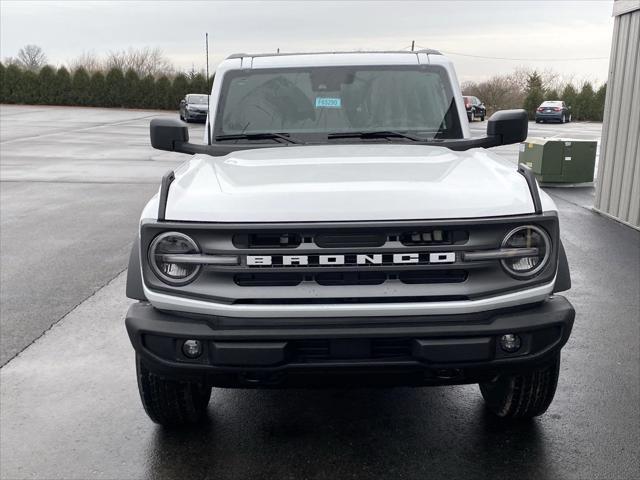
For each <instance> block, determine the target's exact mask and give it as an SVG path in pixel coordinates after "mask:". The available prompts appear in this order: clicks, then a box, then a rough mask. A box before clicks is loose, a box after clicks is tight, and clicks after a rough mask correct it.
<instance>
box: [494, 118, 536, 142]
mask: <svg viewBox="0 0 640 480" xmlns="http://www.w3.org/2000/svg"><path fill="white" fill-rule="evenodd" d="M528 133H529V118H528V116H527V112H526V110H522V109H517V110H500V111H498V112H496V113H494V114H493V115H491V118H489V121H488V122H487V137H489V138H493V139H494V141H496V142H497V143H496V145H510V144H512V143H520V142H523V141H524V140H525V139H526V138H527V134H528Z"/></svg>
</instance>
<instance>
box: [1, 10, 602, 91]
mask: <svg viewBox="0 0 640 480" xmlns="http://www.w3.org/2000/svg"><path fill="white" fill-rule="evenodd" d="M612 7H613V1H611V0H607V1H559V0H552V1H540V0H536V1H491V2H489V1H479V0H474V1H446V2H435V1H433V2H431V1H422V2H392V1H390V0H387V1H370V2H346V1H345V2H329V1H324V2H323V1H315V2H311V1H293V0H291V1H285V2H271V1H262V2H204V1H203V2H186V1H182V2H180V1H168V2H162V1H142V2H138V1H121V2H118V1H103V2H88V1H85V2H83V1H73V2H57V1H52V0H50V1H44V2H28V1H20V2H14V1H8V0H1V2H0V10H1V11H0V57H2V58H3V59H4V58H5V57H9V56H15V55H16V54H17V52H18V50H19V48H20V47H22V46H23V45H25V44H29V43H34V44H37V45H40V46H41V47H42V48H43V49H44V51H45V53H46V54H47V57H48V58H49V62H50V63H53V64H56V65H61V64H66V63H67V62H69V61H70V60H72V59H73V58H74V57H76V56H78V55H80V54H81V53H83V52H94V53H96V54H103V53H106V52H109V51H111V50H121V49H126V48H127V47H130V46H133V47H144V46H151V47H156V46H158V47H160V48H161V49H162V50H163V51H164V53H165V55H166V56H167V57H168V58H169V59H170V60H171V61H172V62H173V63H174V64H175V65H176V66H177V67H178V68H180V69H184V70H188V69H190V68H191V66H192V64H193V65H194V66H195V67H196V69H199V68H201V67H203V66H204V32H207V31H208V32H209V34H210V41H211V53H212V54H211V66H212V67H213V66H214V65H215V64H216V63H217V62H218V61H220V60H221V59H223V58H224V57H226V56H227V55H229V54H231V53H235V52H252V53H255V52H268V51H275V50H276V49H277V48H280V50H281V51H282V52H292V51H321V50H375V49H378V50H401V49H407V48H408V47H409V45H410V44H411V41H412V40H415V42H416V45H418V46H421V47H429V48H435V49H438V50H441V51H442V52H443V53H447V54H450V56H451V58H452V59H453V60H454V62H455V65H456V68H457V71H458V76H459V77H460V80H461V81H464V80H478V79H484V78H488V77H490V76H491V75H494V74H497V73H506V72H509V71H511V70H513V69H514V68H515V67H518V66H527V67H535V68H539V69H546V68H552V69H554V70H556V71H557V72H559V73H560V74H562V75H563V76H564V77H565V78H574V79H575V80H582V79H589V80H594V81H596V82H603V81H605V80H606V78H607V69H608V62H609V61H608V58H609V53H610V50H611V36H612V31H613V19H612V18H611V11H612ZM458 54H464V55H468V56H463V55H458ZM474 56H479V57H500V59H495V58H475V57H474Z"/></svg>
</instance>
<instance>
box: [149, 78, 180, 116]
mask: <svg viewBox="0 0 640 480" xmlns="http://www.w3.org/2000/svg"><path fill="white" fill-rule="evenodd" d="M154 90H155V101H154V108H157V109H159V110H169V109H175V108H176V105H174V104H173V102H172V98H173V97H172V91H171V90H172V89H171V82H170V81H169V79H168V78H167V77H166V76H165V75H163V76H161V77H160V78H159V79H158V80H157V81H156V85H155V89H154Z"/></svg>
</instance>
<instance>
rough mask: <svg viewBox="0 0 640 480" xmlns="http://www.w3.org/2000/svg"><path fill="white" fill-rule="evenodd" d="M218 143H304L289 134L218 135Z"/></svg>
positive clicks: (216, 138)
mask: <svg viewBox="0 0 640 480" xmlns="http://www.w3.org/2000/svg"><path fill="white" fill-rule="evenodd" d="M215 140H216V141H224V140H277V141H279V142H280V143H283V142H284V143H302V142H300V141H298V140H294V139H293V138H291V136H290V135H289V134H288V133H272V132H264V133H234V134H230V135H216V137H215Z"/></svg>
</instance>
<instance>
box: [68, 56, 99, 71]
mask: <svg viewBox="0 0 640 480" xmlns="http://www.w3.org/2000/svg"><path fill="white" fill-rule="evenodd" d="M102 63H103V62H102V60H101V59H100V57H98V56H97V55H96V53H95V52H82V53H81V54H80V55H79V56H78V57H76V58H74V59H73V60H71V61H70V62H69V70H71V71H76V70H77V69H78V68H84V69H85V70H86V71H87V72H90V73H93V72H97V71H100V70H102V69H103V65H102Z"/></svg>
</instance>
